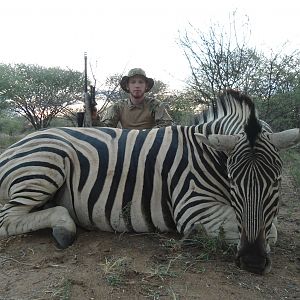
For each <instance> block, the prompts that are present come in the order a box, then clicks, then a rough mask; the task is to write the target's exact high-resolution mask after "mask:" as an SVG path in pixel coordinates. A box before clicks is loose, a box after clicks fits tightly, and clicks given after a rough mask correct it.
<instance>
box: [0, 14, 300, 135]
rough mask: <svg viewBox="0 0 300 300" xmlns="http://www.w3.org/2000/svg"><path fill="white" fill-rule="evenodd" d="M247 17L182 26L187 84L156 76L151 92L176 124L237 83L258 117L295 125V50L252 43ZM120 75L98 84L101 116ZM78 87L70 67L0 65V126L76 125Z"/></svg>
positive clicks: (299, 61)
mask: <svg viewBox="0 0 300 300" xmlns="http://www.w3.org/2000/svg"><path fill="white" fill-rule="evenodd" d="M247 21H248V20H247V19H245V22H244V24H236V21H235V18H234V14H233V18H231V19H230V22H229V26H228V27H227V28H225V27H224V26H220V25H218V24H214V25H211V26H210V27H209V28H208V30H206V31H201V30H199V29H197V28H194V27H193V26H192V25H190V27H189V28H187V29H186V30H184V31H182V32H180V34H179V38H178V45H179V47H180V48H181V49H182V53H183V55H184V56H185V57H186V60H187V63H188V65H189V67H190V76H189V78H188V79H187V80H186V88H185V89H184V90H181V91H176V90H170V89H169V88H168V86H167V85H166V84H165V83H164V82H162V81H160V80H159V79H155V85H154V87H153V89H152V90H151V91H150V93H149V96H150V97H156V98H158V99H160V100H162V101H164V102H166V103H167V104H168V105H169V108H170V113H171V114H172V116H173V118H174V121H175V123H177V124H182V125H189V124H192V123H193V122H194V116H195V115H196V114H197V113H198V112H199V110H201V109H203V108H205V107H207V106H214V104H215V99H216V98H217V96H218V95H219V94H220V93H221V92H222V91H223V90H224V89H227V88H234V89H238V90H240V91H242V92H245V93H247V94H248V95H249V96H251V97H252V98H253V99H254V101H255V103H256V106H257V108H258V111H259V115H260V118H261V119H263V120H265V121H266V122H268V123H269V124H270V125H271V127H272V128H273V129H274V130H275V131H278V130H283V129H287V128H292V127H299V111H300V76H299V74H300V53H299V51H298V50H290V51H288V50H287V49H286V47H285V45H283V46H282V48H281V49H276V51H272V50H270V51H269V52H268V53H264V52H262V51H259V50H258V49H256V48H254V47H252V46H251V44H250V42H249V41H250V35H251V34H250V33H251V29H250V28H249V25H248V22H247ZM236 28H238V30H236ZM122 76H123V74H114V75H112V76H110V77H108V78H107V79H106V81H105V82H104V83H101V88H97V87H96V101H97V104H98V105H97V109H98V113H99V114H100V115H101V114H102V113H103V112H104V111H105V109H106V108H107V106H108V105H110V104H111V102H113V101H118V100H119V99H121V98H124V97H126V94H125V93H124V91H122V90H121V89H120V86H119V81H120V78H121V77H122ZM93 79H94V81H95V82H96V79H95V78H93ZM83 86H84V76H83V74H82V73H80V72H77V71H73V70H70V69H68V70H63V69H60V68H45V67H41V66H37V65H25V64H16V65H6V64H0V117H1V118H0V132H1V133H4V134H6V135H8V136H12V135H15V134H23V133H24V132H29V131H31V130H38V129H41V128H47V127H51V126H76V124H77V123H76V113H77V111H78V110H83V109H84V106H83V99H84V97H83V91H84V87H83ZM75 104H77V105H75ZM78 104H79V105H78Z"/></svg>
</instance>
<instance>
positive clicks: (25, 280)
mask: <svg viewBox="0 0 300 300" xmlns="http://www.w3.org/2000/svg"><path fill="white" fill-rule="evenodd" d="M284 175H285V176H284V180H283V185H282V188H283V197H282V200H283V201H282V204H281V209H280V214H279V220H278V222H279V224H278V243H277V245H276V246H275V247H273V249H272V260H273V267H272V270H271V272H270V273H269V274H267V275H265V276H261V275H255V274H251V273H248V272H246V271H243V270H240V269H239V268H238V267H236V265H235V263H234V254H233V253H232V251H231V249H229V248H224V247H223V248H221V247H217V245H216V244H215V243H214V242H213V241H209V240H208V241H206V242H205V243H204V244H201V243H198V244H197V243H196V242H195V243H192V244H189V245H188V244H182V243H180V238H181V237H180V236H177V235H171V234H163V235H162V234H142V235H134V234H112V233H105V232H88V231H85V230H83V229H78V238H77V240H76V241H75V243H74V244H73V245H72V246H71V247H69V248H68V249H66V250H59V249H57V248H56V245H55V243H54V241H53V239H52V236H51V231H50V230H42V231H39V232H34V233H32V234H26V235H22V236H17V237H11V238H8V239H4V240H0V267H1V271H0V299H1V300H2V299H3V300H4V299H5V300H17V299H18V300H21V299H22V300H23V299H24V300H25V299H26V300H27V299H28V300H29V299H30V300H33V299H35V300H37V299H72V300H82V299H90V300H92V299H251V300H253V299H300V251H299V249H300V248H299V246H300V238H299V237H300V201H299V195H300V191H299V190H297V189H296V188H295V185H294V182H293V178H292V177H289V176H287V174H286V172H285V174H284Z"/></svg>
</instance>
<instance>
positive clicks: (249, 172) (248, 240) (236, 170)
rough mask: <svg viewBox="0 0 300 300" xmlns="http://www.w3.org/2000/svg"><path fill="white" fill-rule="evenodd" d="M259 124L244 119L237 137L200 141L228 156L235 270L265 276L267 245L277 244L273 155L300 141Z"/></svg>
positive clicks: (277, 168) (277, 167)
mask: <svg viewBox="0 0 300 300" xmlns="http://www.w3.org/2000/svg"><path fill="white" fill-rule="evenodd" d="M261 124H262V123H260V121H258V120H257V119H256V118H254V117H251V115H250V117H249V120H248V123H247V124H246V126H245V129H244V131H243V132H241V133H240V134H236V135H222V134H212V135H209V136H208V138H206V137H205V136H204V135H200V134H197V135H198V136H199V137H200V136H201V137H200V140H201V141H202V142H203V143H205V144H206V145H208V146H210V147H212V148H213V149H215V150H217V151H224V152H226V153H227V154H228V159H227V171H228V180H229V187H230V194H231V205H232V207H233V208H234V211H235V214H236V219H237V222H238V224H237V225H238V229H239V233H240V239H239V244H238V247H237V255H236V262H237V265H238V266H239V267H241V268H243V269H245V270H248V271H250V272H254V273H258V274H265V273H267V272H269V271H270V269H271V260H270V257H269V252H270V244H271V243H275V242H276V239H277V232H276V227H275V225H274V224H273V223H274V222H275V220H276V219H275V218H276V215H277V212H278V203H279V189H280V181H281V172H282V161H281V159H280V157H279V150H280V149H284V148H289V147H291V146H293V145H295V144H297V143H298V142H299V140H300V134H299V129H290V130H286V131H282V132H278V133H272V132H268V131H266V130H264V129H263V127H262V125H261Z"/></svg>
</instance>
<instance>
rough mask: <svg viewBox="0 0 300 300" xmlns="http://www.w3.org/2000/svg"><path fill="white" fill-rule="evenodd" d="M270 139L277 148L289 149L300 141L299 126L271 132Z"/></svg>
mask: <svg viewBox="0 0 300 300" xmlns="http://www.w3.org/2000/svg"><path fill="white" fill-rule="evenodd" d="M269 139H270V141H271V143H272V144H273V145H274V146H275V147H276V148H277V149H279V150H280V149H287V148H290V147H292V146H294V145H296V144H298V143H299V142H300V130H299V128H294V129H288V130H284V131H281V132H276V133H270V134H269Z"/></svg>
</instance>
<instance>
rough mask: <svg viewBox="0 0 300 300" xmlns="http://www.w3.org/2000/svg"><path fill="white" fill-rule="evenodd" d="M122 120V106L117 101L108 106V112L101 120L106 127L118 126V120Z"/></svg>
mask: <svg viewBox="0 0 300 300" xmlns="http://www.w3.org/2000/svg"><path fill="white" fill-rule="evenodd" d="M119 121H120V108H119V106H118V105H117V104H116V103H115V104H113V105H111V106H110V107H108V108H107V110H106V112H105V113H104V115H103V116H102V118H101V120H100V124H101V126H104V127H115V128H116V127H117V125H118V122H119Z"/></svg>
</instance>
